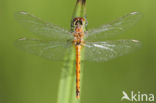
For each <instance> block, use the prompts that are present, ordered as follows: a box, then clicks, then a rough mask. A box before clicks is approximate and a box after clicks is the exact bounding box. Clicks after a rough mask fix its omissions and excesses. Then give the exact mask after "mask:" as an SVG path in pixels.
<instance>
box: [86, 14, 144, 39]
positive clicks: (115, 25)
mask: <svg viewBox="0 0 156 103" xmlns="http://www.w3.org/2000/svg"><path fill="white" fill-rule="evenodd" d="M141 16H142V15H141V14H140V13H138V12H132V13H129V14H128V15H126V16H123V17H121V18H119V19H117V20H116V21H114V22H112V23H110V24H105V25H102V26H101V27H99V28H96V29H92V30H89V31H88V34H87V39H88V40H94V41H96V40H98V41H99V40H104V39H105V38H107V37H111V36H112V35H116V34H119V33H121V32H122V31H125V30H126V29H128V28H129V27H131V26H133V25H134V24H135V23H136V22H137V21H138V20H139V19H140V18H141Z"/></svg>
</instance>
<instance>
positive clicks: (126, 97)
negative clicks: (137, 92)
mask: <svg viewBox="0 0 156 103" xmlns="http://www.w3.org/2000/svg"><path fill="white" fill-rule="evenodd" d="M122 94H123V97H122V98H121V100H124V99H127V100H129V101H131V99H130V98H129V97H128V95H127V93H126V92H125V91H122Z"/></svg>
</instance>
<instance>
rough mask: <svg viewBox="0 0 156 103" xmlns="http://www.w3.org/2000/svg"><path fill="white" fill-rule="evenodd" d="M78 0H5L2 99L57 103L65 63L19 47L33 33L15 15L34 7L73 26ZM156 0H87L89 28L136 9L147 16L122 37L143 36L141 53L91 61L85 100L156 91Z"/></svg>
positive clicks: (108, 100) (0, 35) (0, 20)
mask: <svg viewBox="0 0 156 103" xmlns="http://www.w3.org/2000/svg"><path fill="white" fill-rule="evenodd" d="M75 2H76V0H0V103H56V101H57V90H58V85H59V79H60V74H61V67H62V66H63V65H62V64H63V63H61V62H55V61H49V60H45V59H42V58H40V57H38V56H34V55H31V54H28V53H25V52H23V51H21V50H19V49H18V48H16V47H15V46H14V42H15V40H16V39H17V38H20V37H24V36H29V35H30V34H31V33H30V32H28V31H26V30H25V29H24V28H22V27H21V26H20V25H19V24H18V23H17V22H16V21H15V19H14V13H15V12H17V11H28V12H30V13H32V14H34V15H36V16H38V17H40V18H42V19H43V20H46V21H49V22H52V23H54V24H57V25H59V26H62V27H64V28H67V29H69V28H70V20H71V16H72V12H73V9H74V6H75ZM155 10H156V1H155V0H87V17H88V21H89V27H88V28H93V27H97V26H99V25H101V24H103V23H108V22H110V21H112V20H114V19H116V18H118V17H120V16H123V15H125V14H127V13H129V12H132V11H139V12H141V13H142V14H143V15H144V16H143V18H142V19H141V20H140V21H139V22H138V23H137V25H135V26H134V27H133V28H131V29H129V30H128V31H126V32H124V33H122V34H121V35H120V37H119V38H123V39H124V38H125V39H128V38H131V39H137V40H140V41H142V44H143V45H142V48H141V49H139V50H137V51H136V52H133V53H130V54H128V55H125V56H122V57H119V58H116V59H113V60H111V61H108V62H105V63H89V62H88V63H85V70H84V78H83V79H84V80H83V89H82V103H98V102H100V103H120V102H121V97H122V91H123V90H125V91H127V92H130V91H132V90H133V91H136V92H137V91H140V92H141V93H154V94H156V54H155V53H156V34H155V33H156V29H155V28H156V20H155V19H156V11H155Z"/></svg>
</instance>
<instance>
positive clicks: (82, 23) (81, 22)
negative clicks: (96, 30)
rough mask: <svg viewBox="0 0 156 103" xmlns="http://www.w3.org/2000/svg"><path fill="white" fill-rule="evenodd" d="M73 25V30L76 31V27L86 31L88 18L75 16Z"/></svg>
mask: <svg viewBox="0 0 156 103" xmlns="http://www.w3.org/2000/svg"><path fill="white" fill-rule="evenodd" d="M71 26H72V31H75V28H80V29H83V30H84V31H85V30H86V26H87V22H86V19H85V18H82V17H77V18H74V19H73V21H72V24H71Z"/></svg>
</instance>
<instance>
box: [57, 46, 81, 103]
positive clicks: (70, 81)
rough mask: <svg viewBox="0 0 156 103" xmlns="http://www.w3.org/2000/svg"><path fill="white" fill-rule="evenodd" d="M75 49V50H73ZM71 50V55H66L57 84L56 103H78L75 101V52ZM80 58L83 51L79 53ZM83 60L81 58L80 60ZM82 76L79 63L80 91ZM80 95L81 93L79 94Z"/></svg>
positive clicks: (78, 101)
mask: <svg viewBox="0 0 156 103" xmlns="http://www.w3.org/2000/svg"><path fill="white" fill-rule="evenodd" d="M74 49H75V48H74ZM74 49H73V48H71V52H70V53H71V54H68V55H66V57H65V63H64V67H63V68H62V74H61V78H60V83H59V91H58V99H57V103H80V100H77V99H76V65H75V55H76V54H75V50H74ZM81 54H82V56H81V58H82V57H83V54H84V53H83V51H81ZM82 59H83V58H82ZM82 74H83V63H81V89H82ZM81 93H82V92H81Z"/></svg>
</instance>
